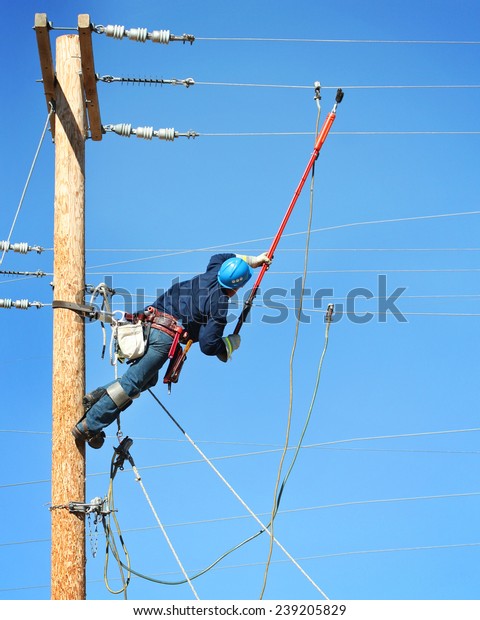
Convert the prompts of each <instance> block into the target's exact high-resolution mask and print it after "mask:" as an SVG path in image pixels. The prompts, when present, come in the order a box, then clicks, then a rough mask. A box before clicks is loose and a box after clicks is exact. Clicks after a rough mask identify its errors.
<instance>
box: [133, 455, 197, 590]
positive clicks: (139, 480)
mask: <svg viewBox="0 0 480 620" xmlns="http://www.w3.org/2000/svg"><path fill="white" fill-rule="evenodd" d="M132 469H133V472H134V473H135V479H136V481H137V482H138V483H139V485H140V487H141V489H142V491H143V494H144V495H145V498H146V500H147V502H148V505H149V506H150V508H151V510H152V512H153V516H154V517H155V520H156V522H157V523H158V527H159V528H160V529H161V531H162V534H163V535H164V537H165V540H166V541H167V544H168V546H169V547H170V551H171V552H172V554H173V556H174V558H175V560H176V561H177V564H178V566H179V567H180V570H181V571H182V574H183V576H184V577H185V580H186V581H187V583H188V585H189V587H190V589H191V591H192V592H193V595H194V596H195V598H196V599H197V601H199V600H200V598H199V596H198V594H197V592H196V591H195V588H194V587H193V584H192V582H191V580H190V578H189V576H188V575H187V573H186V571H185V569H184V567H183V565H182V563H181V561H180V558H179V557H178V555H177V552H176V551H175V549H174V547H173V545H172V543H171V541H170V538H169V537H168V534H167V532H166V530H165V528H164V527H163V524H162V522H161V521H160V518H159V516H158V514H157V512H156V510H155V508H154V507H153V504H152V502H151V500H150V497H149V496H148V493H147V491H146V489H145V486H144V484H143V482H142V478H141V477H140V474H139V473H138V469H137V468H136V466H135V465H134V464H132Z"/></svg>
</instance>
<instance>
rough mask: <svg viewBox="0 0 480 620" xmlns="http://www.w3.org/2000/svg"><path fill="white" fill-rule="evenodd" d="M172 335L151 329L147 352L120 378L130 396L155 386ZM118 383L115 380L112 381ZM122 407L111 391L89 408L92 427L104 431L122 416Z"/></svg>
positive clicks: (97, 430)
mask: <svg viewBox="0 0 480 620" xmlns="http://www.w3.org/2000/svg"><path fill="white" fill-rule="evenodd" d="M171 346H172V337H171V336H169V335H168V334H166V333H165V332H162V331H160V330H159V329H151V330H150V334H149V336H148V346H147V350H146V352H145V354H144V355H143V356H142V357H141V358H139V359H138V360H135V361H134V362H132V363H131V364H130V365H129V367H128V369H127V371H126V373H125V374H124V375H123V376H122V377H120V379H118V381H119V383H120V385H121V386H122V388H123V389H124V390H125V392H126V393H127V394H128V395H129V396H130V398H135V397H136V396H138V395H139V394H140V392H143V391H144V390H146V389H148V388H149V387H152V386H154V385H155V384H156V383H157V381H158V371H159V370H160V368H161V367H162V366H163V365H164V364H165V362H166V361H167V359H168V353H169V351H170V347H171ZM112 383H115V382H114V381H111V382H110V383H109V384H107V385H106V386H105V387H108V385H111V384H112ZM119 413H120V410H119V409H118V407H117V406H116V405H115V403H114V402H113V400H112V399H111V398H110V396H109V395H108V394H105V395H104V396H102V398H100V400H98V401H97V402H96V403H95V404H94V405H93V407H92V408H91V409H89V411H88V412H87V415H86V422H87V426H88V429H89V430H90V431H92V432H94V433H97V432H99V431H101V430H102V429H103V428H105V427H106V426H108V425H109V424H111V423H112V422H113V421H114V420H116V419H117V418H118V415H119Z"/></svg>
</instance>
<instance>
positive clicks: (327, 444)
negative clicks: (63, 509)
mask: <svg viewBox="0 0 480 620" xmlns="http://www.w3.org/2000/svg"><path fill="white" fill-rule="evenodd" d="M0 432H18V431H0ZM22 432H23V431H22ZM476 432H480V428H464V429H454V430H446V431H425V432H419V433H401V434H396V435H376V436H371V437H352V438H348V439H335V440H332V441H324V442H320V443H314V444H307V445H304V446H302V450H309V449H315V448H325V447H328V448H331V447H332V446H337V445H340V444H347V443H357V442H361V441H381V440H385V439H406V438H414V437H434V436H440V435H456V434H463V433H476ZM139 440H140V441H142V440H148V441H165V440H164V439H161V438H155V437H136V438H135V441H139ZM195 443H196V444H199V443H208V442H202V441H196V442H195ZM280 449H281V448H273V449H271V450H262V451H257V452H248V453H244V454H233V455H227V456H216V457H215V456H214V457H210V460H211V461H221V460H226V459H233V458H244V457H251V456H263V455H266V454H275V453H278V452H279V450H280ZM290 449H291V450H293V448H290ZM387 451H388V452H397V451H398V450H392V449H389V450H387ZM411 452H417V451H413V450H412V451H411ZM418 452H422V453H424V452H426V451H425V450H420V451H418ZM429 452H433V451H429ZM444 452H445V451H439V453H441V454H443V453H444ZM460 454H477V452H473V453H472V452H465V453H463V452H460ZM195 463H203V461H202V460H199V459H197V460H189V461H181V462H176V463H165V464H162V465H150V466H144V467H140V468H139V469H140V470H146V469H158V468H164V467H173V466H179V465H192V464H195ZM107 474H108V472H96V473H91V474H88V476H87V477H92V478H93V477H98V476H104V475H107ZM49 482H50V479H46V480H31V481H27V482H15V483H10V484H1V485H0V489H4V488H10V487H16V486H26V485H31V484H44V483H49Z"/></svg>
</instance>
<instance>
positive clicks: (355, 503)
mask: <svg viewBox="0 0 480 620" xmlns="http://www.w3.org/2000/svg"><path fill="white" fill-rule="evenodd" d="M479 495H480V491H472V492H470V493H445V494H439V495H420V496H416V497H389V498H381V499H366V500H357V501H351V502H337V503H334V504H322V505H319V506H303V507H301V508H289V509H288V508H287V509H284V510H279V511H278V514H279V515H288V514H296V513H301V512H310V511H315V510H329V509H334V508H346V507H350V506H366V505H372V504H391V503H396V502H418V501H427V500H436V499H457V498H466V497H478V496H479ZM268 515H269V513H268V512H260V513H257V516H258V517H265V516H268ZM249 518H250V517H249V516H248V515H233V516H230V517H218V518H215V519H200V520H197V521H183V522H180V523H165V524H164V527H165V528H176V527H190V526H197V525H210V524H215V523H223V522H228V521H240V520H247V519H249ZM157 529H158V527H157V526H154V525H151V526H147V527H135V528H126V529H123V530H122V532H123V533H125V532H130V533H132V532H148V531H153V530H157ZM44 542H50V538H37V539H33V540H16V541H11V542H5V543H0V547H12V546H17V545H27V544H37V543H44Z"/></svg>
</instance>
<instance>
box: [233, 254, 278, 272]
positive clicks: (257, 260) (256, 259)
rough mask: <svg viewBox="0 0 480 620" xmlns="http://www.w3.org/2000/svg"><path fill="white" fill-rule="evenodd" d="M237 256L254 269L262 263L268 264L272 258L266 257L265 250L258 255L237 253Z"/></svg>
mask: <svg viewBox="0 0 480 620" xmlns="http://www.w3.org/2000/svg"><path fill="white" fill-rule="evenodd" d="M239 258H243V260H244V261H245V262H246V263H247V265H250V267H253V268H254V269H255V268H257V267H261V266H262V265H263V264H264V263H266V264H267V265H270V263H271V262H272V259H271V258H268V256H267V253H266V252H263V253H262V254H259V255H258V256H242V255H239Z"/></svg>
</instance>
